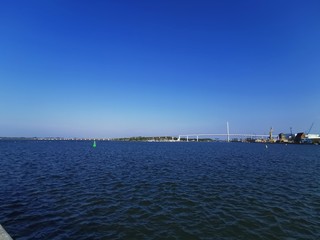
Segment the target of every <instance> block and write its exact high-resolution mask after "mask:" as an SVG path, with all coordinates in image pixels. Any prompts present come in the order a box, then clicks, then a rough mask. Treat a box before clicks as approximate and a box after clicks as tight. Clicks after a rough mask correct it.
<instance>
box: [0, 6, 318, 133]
mask: <svg viewBox="0 0 320 240" xmlns="http://www.w3.org/2000/svg"><path fill="white" fill-rule="evenodd" d="M319 13H320V1H317V0H315V1H308V0H307V1H302V0H301V1H293V0H288V1H281V0H280V1H279V0H277V1H270V0H265V1H263V0H261V1H256V0H252V1H213V0H212V1H210V0H208V1H199V0H197V1H195V0H194V1H187V0H184V1H174V0H161V1H160V0H159V1H149V0H145V1H131V0H127V1H124V0H117V1H66V0H60V1H58V0H56V1H40V0H38V1H33V0H29V1H9V0H8V1H6V0H4V1H1V7H0V136H30V137H31V136H64V137H121V136H137V135H147V136H150V135H178V134H184V133H221V132H225V131H226V130H225V125H226V121H229V123H230V131H231V132H234V133H236V132H238V133H262V134H263V133H267V132H268V130H269V128H270V127H271V126H273V128H274V130H275V132H276V133H279V132H289V128H290V127H292V128H293V131H295V132H297V131H306V130H308V129H309V127H310V125H311V123H312V122H315V124H314V128H313V132H317V133H319V132H320V104H319V103H320V95H319V93H320V14H319Z"/></svg>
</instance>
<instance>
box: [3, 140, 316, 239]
mask: <svg viewBox="0 0 320 240" xmlns="http://www.w3.org/2000/svg"><path fill="white" fill-rule="evenodd" d="M91 145H92V143H91V142H72V141H65V142H64V141H56V142H54V141H51V142H45V141H39V142H37V141H17V142H14V141H2V142H0V177H1V178H0V180H1V181H0V190H1V192H0V224H2V225H3V226H4V227H5V229H6V230H7V232H9V233H10V235H11V236H12V237H13V238H15V239H320V146H311V145H310V146H307V145H304V146H302V145H287V146H286V145H269V148H268V149H266V148H265V145H263V144H245V143H138V142H97V148H95V149H94V148H92V146H91Z"/></svg>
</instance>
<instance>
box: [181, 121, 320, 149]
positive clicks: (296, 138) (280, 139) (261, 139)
mask: <svg viewBox="0 0 320 240" xmlns="http://www.w3.org/2000/svg"><path fill="white" fill-rule="evenodd" d="M312 127H313V123H312V125H311V127H310V128H309V130H308V131H307V132H306V133H304V132H299V133H296V134H294V133H292V128H290V133H286V134H285V133H280V134H278V135H274V134H273V128H272V127H271V128H270V131H269V134H268V135H266V134H248V133H243V134H239V133H236V134H234V133H230V132H229V123H228V122H227V131H226V133H205V134H183V135H179V137H178V139H177V141H181V140H182V141H187V142H188V141H199V138H202V137H207V138H208V137H211V138H215V139H216V140H219V139H220V138H224V140H225V141H227V142H258V143H267V142H268V143H296V144H320V134H312V133H310V131H311V129H312Z"/></svg>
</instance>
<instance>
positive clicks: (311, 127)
mask: <svg viewBox="0 0 320 240" xmlns="http://www.w3.org/2000/svg"><path fill="white" fill-rule="evenodd" d="M313 124H314V122H313V123H312V124H311V126H310V128H309V131H308V132H307V134H309V133H310V131H311V129H312V127H313Z"/></svg>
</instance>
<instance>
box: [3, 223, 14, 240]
mask: <svg viewBox="0 0 320 240" xmlns="http://www.w3.org/2000/svg"><path fill="white" fill-rule="evenodd" d="M0 240H13V239H12V238H11V237H10V235H9V234H8V233H7V232H6V230H4V228H3V227H2V226H1V224H0Z"/></svg>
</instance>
